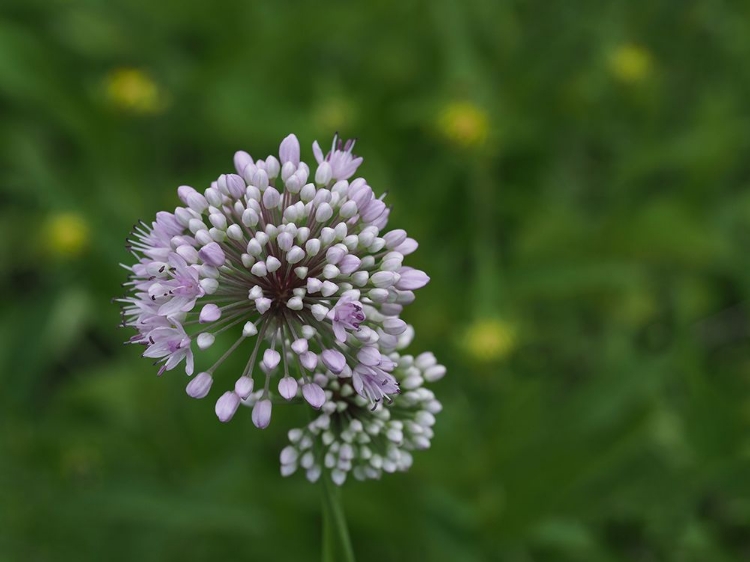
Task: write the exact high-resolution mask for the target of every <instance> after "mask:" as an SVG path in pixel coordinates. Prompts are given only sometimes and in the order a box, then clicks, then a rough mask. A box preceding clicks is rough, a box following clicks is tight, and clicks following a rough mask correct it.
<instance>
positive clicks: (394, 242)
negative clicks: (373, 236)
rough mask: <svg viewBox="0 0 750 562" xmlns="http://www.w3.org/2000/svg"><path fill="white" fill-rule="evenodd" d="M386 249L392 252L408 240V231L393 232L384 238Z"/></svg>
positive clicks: (398, 230)
mask: <svg viewBox="0 0 750 562" xmlns="http://www.w3.org/2000/svg"><path fill="white" fill-rule="evenodd" d="M383 239H384V240H385V247H386V248H388V249H389V250H392V249H393V248H395V247H396V246H398V245H400V244H402V243H403V242H404V240H406V231H405V230H402V229H400V228H399V229H397V230H391V231H390V232H388V233H386V234H385V235H384V236H383Z"/></svg>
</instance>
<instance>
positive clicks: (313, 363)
mask: <svg viewBox="0 0 750 562" xmlns="http://www.w3.org/2000/svg"><path fill="white" fill-rule="evenodd" d="M299 360H300V363H302V366H303V367H304V368H305V369H307V370H308V371H312V370H313V369H315V367H317V365H318V356H317V355H316V354H315V353H313V352H312V351H305V352H304V353H303V354H301V355H300V356H299Z"/></svg>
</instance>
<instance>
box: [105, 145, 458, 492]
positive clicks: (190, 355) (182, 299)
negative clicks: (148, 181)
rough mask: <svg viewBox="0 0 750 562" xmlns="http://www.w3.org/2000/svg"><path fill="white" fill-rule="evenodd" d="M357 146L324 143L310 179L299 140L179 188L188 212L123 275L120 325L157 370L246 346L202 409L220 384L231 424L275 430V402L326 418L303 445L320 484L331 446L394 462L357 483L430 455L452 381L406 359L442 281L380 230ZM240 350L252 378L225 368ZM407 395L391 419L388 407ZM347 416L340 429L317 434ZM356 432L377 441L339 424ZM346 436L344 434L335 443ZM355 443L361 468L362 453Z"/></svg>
mask: <svg viewBox="0 0 750 562" xmlns="http://www.w3.org/2000/svg"><path fill="white" fill-rule="evenodd" d="M353 148H354V141H348V142H346V143H342V142H341V141H339V139H338V138H337V137H335V138H334V141H333V146H332V147H331V150H330V151H329V152H328V153H326V154H324V153H323V151H322V149H321V148H320V146H319V145H318V143H317V142H316V143H314V144H313V153H314V155H315V159H316V160H317V168H316V170H315V173H314V176H313V178H312V179H313V181H311V182H308V179H311V178H310V168H309V167H308V166H307V164H305V163H304V162H302V161H300V146H299V142H298V140H297V138H296V137H295V136H294V135H289V136H288V137H286V138H285V139H284V140H283V141H282V143H281V146H280V149H279V157H278V158H276V157H275V156H269V157H268V158H266V159H265V160H257V161H256V160H253V158H251V157H250V155H249V154H247V153H246V152H242V151H240V152H237V153H236V154H235V156H234V164H235V168H236V170H237V174H222V175H221V176H219V178H218V179H217V180H216V181H215V182H213V183H212V184H211V186H210V187H209V188H208V189H206V190H205V191H204V192H203V193H200V192H198V191H197V190H195V189H193V188H192V187H188V186H181V187H180V188H178V190H177V193H178V196H179V198H180V199H181V200H182V202H183V206H180V207H177V208H176V209H175V211H174V212H173V213H169V212H161V213H158V214H157V216H156V220H155V221H153V222H152V223H151V224H150V225H149V224H146V223H141V224H140V225H138V226H136V228H135V230H134V232H133V234H132V236H131V238H130V239H129V248H130V249H131V251H132V253H133V255H134V256H135V257H136V259H137V263H136V264H135V265H132V266H124V267H126V269H128V270H129V271H130V272H131V276H130V281H129V282H128V283H127V285H128V287H129V295H127V296H125V297H123V298H122V299H120V300H121V302H122V303H123V319H124V322H123V323H124V325H126V326H130V327H133V328H135V329H136V330H137V334H136V335H135V336H133V337H132V338H131V340H130V341H131V342H132V343H136V344H141V345H143V346H144V347H145V351H144V353H143V355H144V356H145V357H150V358H153V359H155V360H156V361H157V363H159V364H160V365H161V366H160V369H159V374H161V373H163V372H164V371H168V370H171V369H174V368H175V367H177V366H178V365H181V364H183V362H184V365H185V371H186V372H187V374H188V375H192V374H193V371H194V370H195V367H194V364H195V362H196V360H197V361H198V362H199V363H200V355H201V351H203V350H205V349H207V348H209V347H211V346H212V345H214V343H215V341H216V336H217V335H218V334H220V333H222V332H229V333H232V334H234V336H235V338H236V339H235V341H234V343H232V344H231V345H230V346H229V347H228V348H227V349H226V350H225V351H224V352H223V353H222V354H221V357H220V358H219V359H218V360H217V361H216V362H215V363H214V364H213V365H211V366H208V367H200V369H201V370H200V372H198V374H197V375H196V376H195V377H194V378H193V379H192V380H191V381H190V383H189V384H188V385H187V394H188V395H190V396H192V397H193V398H203V397H205V396H207V395H208V393H209V392H210V391H211V389H212V387H213V385H214V379H215V378H218V379H219V380H218V381H217V385H220V386H222V387H223V389H224V392H223V393H222V394H221V395H220V396H219V397H218V400H217V401H216V415H217V416H218V418H219V420H221V421H222V422H226V421H229V420H230V419H231V418H232V417H233V416H234V415H235V413H236V412H237V410H238V408H239V406H240V404H242V403H244V404H245V405H248V406H251V407H252V415H251V418H252V421H253V423H254V424H255V425H256V426H257V427H259V428H265V427H266V426H268V424H269V423H270V420H271V412H272V409H273V406H272V404H274V403H278V402H279V400H278V399H277V397H278V398H281V399H283V400H287V401H292V400H294V401H297V402H302V401H303V400H304V401H306V402H307V403H309V404H310V406H312V407H313V408H315V409H317V410H321V412H322V413H321V414H320V416H319V417H318V418H317V420H316V421H315V422H314V423H315V424H317V425H311V426H310V427H308V428H306V429H304V430H299V431H298V432H297V433H299V435H300V439H299V440H294V439H293V442H294V443H295V444H294V446H293V449H294V450H297V451H298V452H299V454H300V455H301V460H300V465H301V466H303V467H305V468H306V469H307V470H308V476H309V477H313V476H315V470H316V468H315V467H318V468H317V470H318V472H319V470H320V466H321V465H320V462H319V459H317V458H316V459H313V460H312V461H311V460H308V459H309V458H310V457H309V455H308V456H306V455H307V453H308V452H309V451H308V449H309V448H310V446H312V442H313V441H314V440H315V438H316V437H318V436H320V438H321V439H322V440H323V442H324V443H326V446H327V447H328V450H329V452H330V450H331V447H332V446H333V444H334V443H349V441H348V439H349V437H350V436H351V439H354V441H353V443H357V444H358V445H357V447H360V445H362V446H364V445H365V444H366V443H370V442H372V446H371V447H370V449H369V450H370V452H371V454H372V455H376V456H374V457H372V458H375V459H378V458H379V459H381V460H380V461H377V460H376V461H373V462H374V463H375V464H378V462H381V463H382V465H381V466H380V467H377V466H375V465H373V464H372V462H371V463H370V464H369V465H367V466H369V467H370V468H367V466H364V465H360V464H357V463H354V466H356V467H361V470H358V471H357V472H356V473H355V475H356V476H361V477H368V476H374V475H375V472H378V473H379V470H380V469H381V468H382V469H383V470H390V469H391V468H392V467H396V468H403V467H405V466H407V465H408V463H409V461H408V459H409V458H410V457H409V456H408V454H407V453H406V451H407V450H408V449H417V448H423V447H425V446H427V445H428V444H429V439H430V437H431V435H432V431H431V429H430V427H431V425H432V421H433V418H432V417H431V416H432V415H433V414H434V413H436V412H437V411H438V410H439V409H440V405H439V403H438V402H437V401H436V400H435V399H434V396H433V395H432V393H431V392H430V391H428V390H426V389H423V388H421V385H422V384H423V382H424V381H425V380H428V381H429V380H437V379H438V378H440V377H441V376H442V375H443V374H444V372H445V369H444V367H442V366H440V365H437V364H436V362H435V360H434V357H432V355H431V354H429V355H424V356H420V357H421V359H420V358H417V359H416V360H414V359H412V358H411V357H410V356H403V357H402V356H400V355H399V354H398V353H397V352H396V350H397V349H400V348H401V347H403V346H404V345H405V344H406V343H408V342H409V341H410V340H411V338H412V335H413V330H412V329H411V327H410V326H408V325H407V324H406V323H405V322H404V321H403V320H401V319H400V318H399V315H400V313H401V311H402V309H403V307H404V306H405V305H407V304H409V303H411V302H412V301H413V300H414V291H415V290H417V289H419V288H421V287H423V286H424V285H426V284H427V282H428V281H429V277H428V276H427V275H426V274H425V273H424V272H422V271H419V270H416V269H413V268H411V267H408V266H405V265H404V264H403V261H404V256H406V255H408V254H410V253H412V252H414V250H416V249H417V243H416V241H414V240H413V239H411V238H409V237H408V236H407V234H406V232H405V231H403V230H392V231H390V232H386V233H384V232H383V230H384V229H385V226H386V223H387V221H388V214H389V209H388V208H387V207H386V205H385V203H384V202H383V198H382V197H380V198H376V197H375V196H374V194H373V191H372V189H371V188H370V187H369V186H368V185H367V183H366V182H365V180H364V179H362V178H357V179H354V180H353V181H351V182H350V181H349V179H350V178H351V177H352V176H353V175H354V174H355V172H356V171H357V168H358V167H359V165H360V164H361V162H362V158H359V157H356V156H355V155H354V154H353V153H352V149H353ZM235 353H237V354H239V353H241V354H243V356H244V357H247V362H246V365H245V368H244V369H243V370H242V371H241V372H234V373H232V372H225V371H226V369H222V368H221V367H222V364H223V363H224V361H225V360H226V358H227V357H229V356H230V355H231V354H235ZM256 382H257V383H258V384H257V385H256ZM402 387H403V388H404V389H406V392H405V394H404V395H403V396H401V397H399V398H398V401H397V402H396V404H395V406H394V410H393V414H391V413H390V411H389V410H385V409H383V408H379V406H380V405H381V404H382V403H383V402H387V403H391V402H393V401H394V398H395V397H396V396H397V395H399V394H400V393H401V392H402ZM254 389H255V392H254ZM334 418H336V419H335V420H334ZM321 420H328V421H327V422H326V421H321ZM334 421H335V423H334V425H332V426H330V427H329V428H327V430H326V431H327V433H326V431H322V432H321V431H317V432H316V430H315V428H320V429H322V427H323V425H325V424H326V423H333V422H334ZM351 424H354V427H355V428H357V427H360V426H361V427H362V428H363V430H364V431H365V433H366V435H365V434H362V433H361V432H359V431H355V430H354V429H351V431H348V432H347V430H346V429H341V428H345V427H350V426H351ZM334 426H335V427H336V428H338V429H341V432H340V433H335V434H334V433H331V432H332V431H333V430H332V429H331V427H334ZM297 433H295V435H296V434H297ZM381 433H383V435H385V437H384V438H383V439H385V440H387V443H386V442H385V441H383V442H382V443H381V442H380V441H382V439H380V438H379V436H380V434H381ZM329 435H333V440H331V437H330V436H329ZM367 436H369V437H368V439H370V441H365V437H367ZM308 443H309V444H310V446H307V445H308ZM303 445H305V446H303ZM352 446H353V445H352ZM295 447H296V448H295ZM399 447H403V448H404V449H403V451H404V453H403V455H402V456H399V455H398V454H397V453H398V452H399V450H400V449H399ZM342 448H343V450H344V453H343V454H344V457H348V455H349V447H345V446H344V445H341V444H340V445H338V450H339V451H340V450H341V449H342ZM364 450H366V448H363V449H362V451H364ZM287 451H292V449H288V450H287ZM394 451H395V452H394ZM326 454H328V453H326ZM331 454H333V453H331ZM363 454H367V453H363ZM289 455H294V453H293V452H287V453H285V456H284V457H283V458H282V461H283V467H284V468H283V471H284V472H285V473H289V472H290V471H291V468H290V467H291V466H293V465H294V466H296V465H295V464H294V463H295V462H296V460H295V461H294V462H292V461H290V460H289V459H290V458H291V457H289ZM353 460H354V458H353V457H352V458H349V461H353ZM322 462H324V464H325V465H326V466H328V464H330V463H329V462H328V461H327V460H325V458H324V459H323V461H322ZM350 464H351V463H350ZM336 466H337V467H338V468H337V470H338V471H339V472H335V473H333V474H335V476H333V474H332V476H333V478H334V480H335V481H343V477H341V476H340V473H341V472H343V473H344V474H345V471H346V470H348V468H347V466H348V465H347V464H346V463H345V462H343V463H337V464H336Z"/></svg>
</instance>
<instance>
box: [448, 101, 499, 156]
mask: <svg viewBox="0 0 750 562" xmlns="http://www.w3.org/2000/svg"><path fill="white" fill-rule="evenodd" d="M437 125H438V130H439V131H440V133H441V134H442V135H443V136H444V137H445V138H446V139H447V140H449V141H451V142H453V143H455V144H457V145H459V146H461V147H464V148H472V147H476V146H479V145H481V144H482V143H483V142H484V141H485V140H486V139H487V134H488V133H489V128H490V120H489V116H488V115H487V112H485V111H484V110H483V109H482V108H480V107H478V106H476V105H474V104H473V103H471V102H467V101H460V102H452V103H450V104H448V105H447V106H445V107H444V108H443V109H442V111H441V112H440V115H439V116H438V122H437Z"/></svg>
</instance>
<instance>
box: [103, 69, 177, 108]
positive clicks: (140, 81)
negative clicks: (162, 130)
mask: <svg viewBox="0 0 750 562" xmlns="http://www.w3.org/2000/svg"><path fill="white" fill-rule="evenodd" d="M105 86H106V94H107V98H108V99H109V101H110V103H112V104H113V105H114V106H115V107H117V108H118V109H122V110H124V111H131V112H133V113H141V114H150V113H158V112H160V111H162V110H163V109H164V107H165V106H166V98H165V94H164V92H163V91H162V90H161V88H160V87H159V86H158V85H157V84H156V82H154V80H153V79H152V78H151V76H149V74H147V73H146V72H144V71H143V70H140V69H137V68H117V69H115V70H113V71H112V72H110V73H109V75H108V76H107V78H106V80H105Z"/></svg>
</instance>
